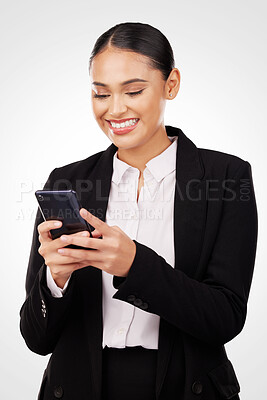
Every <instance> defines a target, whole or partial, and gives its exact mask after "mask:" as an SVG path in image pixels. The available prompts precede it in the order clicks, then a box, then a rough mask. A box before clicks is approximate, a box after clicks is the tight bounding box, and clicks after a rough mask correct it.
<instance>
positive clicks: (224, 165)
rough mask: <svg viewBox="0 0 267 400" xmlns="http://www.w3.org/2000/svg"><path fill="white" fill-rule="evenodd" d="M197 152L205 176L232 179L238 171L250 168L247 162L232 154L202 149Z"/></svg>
mask: <svg viewBox="0 0 267 400" xmlns="http://www.w3.org/2000/svg"><path fill="white" fill-rule="evenodd" d="M198 152H199V157H200V160H201V162H202V165H203V167H204V170H205V175H206V176H216V177H218V176H224V177H226V176H227V177H233V176H235V175H236V174H237V173H238V172H239V171H240V170H241V171H242V170H247V169H250V168H251V166H250V164H249V162H248V161H246V160H244V159H242V158H241V157H239V156H237V155H234V154H229V153H224V152H222V151H218V150H212V149H204V148H198Z"/></svg>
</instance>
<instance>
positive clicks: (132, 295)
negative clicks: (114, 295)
mask: <svg viewBox="0 0 267 400" xmlns="http://www.w3.org/2000/svg"><path fill="white" fill-rule="evenodd" d="M135 299H136V297H135V295H134V294H129V296H128V297H127V301H131V302H133V301H135Z"/></svg>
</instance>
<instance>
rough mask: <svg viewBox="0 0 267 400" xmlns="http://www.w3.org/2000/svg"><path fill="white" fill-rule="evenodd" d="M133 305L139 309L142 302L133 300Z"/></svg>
mask: <svg viewBox="0 0 267 400" xmlns="http://www.w3.org/2000/svg"><path fill="white" fill-rule="evenodd" d="M134 305H135V306H136V307H141V306H142V305H143V302H142V300H141V299H135V301H134Z"/></svg>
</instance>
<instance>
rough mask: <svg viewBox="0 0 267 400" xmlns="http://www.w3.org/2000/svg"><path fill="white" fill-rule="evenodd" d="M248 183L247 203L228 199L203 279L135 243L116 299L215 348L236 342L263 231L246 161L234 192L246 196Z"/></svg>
mask: <svg viewBox="0 0 267 400" xmlns="http://www.w3.org/2000/svg"><path fill="white" fill-rule="evenodd" d="M242 179H246V180H247V179H248V180H249V182H250V194H249V197H248V198H246V200H243V201H241V199H240V197H239V196H235V197H234V198H232V199H230V200H229V198H228V199H227V197H226V199H225V201H224V204H223V206H222V215H221V220H220V225H219V229H218V233H217V237H216V240H215V244H214V246H213V249H212V252H211V254H210V257H209V261H208V262H207V265H206V266H205V272H204V274H203V275H202V278H201V280H196V279H193V278H191V277H189V276H187V275H186V274H185V273H184V272H183V271H181V270H179V269H174V268H173V267H172V266H170V265H169V264H168V263H167V262H166V261H165V259H164V258H163V257H161V256H160V255H158V254H157V253H156V252H155V251H153V250H152V249H150V248H149V247H147V246H145V245H143V244H141V243H138V242H137V241H135V244H136V255H135V258H134V261H133V264H132V266H131V269H130V271H129V274H128V276H127V277H126V278H124V279H123V278H118V277H114V278H113V285H114V287H115V288H116V289H118V290H117V292H116V293H115V294H114V296H113V298H115V299H119V300H122V301H125V302H128V303H131V304H134V305H135V306H136V307H140V308H141V309H143V310H145V311H147V312H150V313H154V314H157V315H159V316H160V317H162V318H163V319H164V320H166V321H167V322H169V323H170V324H172V325H174V326H175V327H177V328H178V329H179V330H181V331H183V332H185V333H187V334H190V335H192V336H193V337H195V338H197V339H199V340H202V341H205V342H208V343H209V344H214V345H217V344H225V343H226V342H228V341H229V340H231V339H232V338H234V337H235V336H236V335H237V334H238V333H239V332H240V331H241V330H242V328H243V325H244V323H245V319H246V310H247V301H248V296H249V291H250V286H251V280H252V275H253V269H254V262H255V255H256V243H257V232H258V219H257V207H256V201H255V194H254V188H253V182H252V174H251V166H250V164H249V163H248V162H246V161H243V162H242V164H241V165H240V166H239V167H238V170H237V172H236V174H235V176H234V178H233V179H232V180H231V190H232V193H240V182H242V181H241V180H242ZM229 189H230V187H229ZM227 193H228V194H229V193H230V190H229V191H227ZM227 193H226V196H227ZM227 200H228V201H227ZM177 245H178V248H179V243H178V244H177Z"/></svg>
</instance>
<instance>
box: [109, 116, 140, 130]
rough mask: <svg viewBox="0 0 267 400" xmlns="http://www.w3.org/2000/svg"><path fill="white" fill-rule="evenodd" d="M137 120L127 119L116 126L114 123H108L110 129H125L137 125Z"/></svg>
mask: <svg viewBox="0 0 267 400" xmlns="http://www.w3.org/2000/svg"><path fill="white" fill-rule="evenodd" d="M137 121H138V118H133V119H128V120H127V121H125V122H122V123H121V124H118V123H116V122H113V121H110V123H111V126H112V128H117V129H118V128H125V127H126V126H133V125H135V124H136V123H137Z"/></svg>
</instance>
